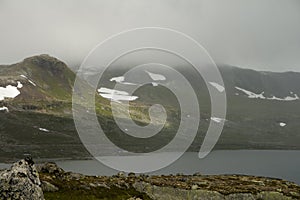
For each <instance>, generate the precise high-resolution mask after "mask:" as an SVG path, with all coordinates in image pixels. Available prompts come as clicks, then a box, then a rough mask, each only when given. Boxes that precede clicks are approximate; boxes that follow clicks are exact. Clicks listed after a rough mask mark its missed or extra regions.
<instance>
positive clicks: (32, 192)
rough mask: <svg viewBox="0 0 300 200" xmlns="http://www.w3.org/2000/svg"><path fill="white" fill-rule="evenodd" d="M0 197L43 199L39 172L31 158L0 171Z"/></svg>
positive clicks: (21, 199)
mask: <svg viewBox="0 0 300 200" xmlns="http://www.w3.org/2000/svg"><path fill="white" fill-rule="evenodd" d="M0 199H20V200H23V199H24V200H28V199H30V200H42V199H44V195H43V191H42V188H41V182H40V179H39V174H38V172H37V169H36V167H35V165H34V163H33V161H32V159H31V158H26V159H23V160H20V161H19V162H16V163H14V164H13V165H12V166H11V168H10V169H7V170H4V171H1V172H0Z"/></svg>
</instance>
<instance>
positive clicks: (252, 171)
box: [57, 150, 300, 184]
mask: <svg viewBox="0 0 300 200" xmlns="http://www.w3.org/2000/svg"><path fill="white" fill-rule="evenodd" d="M57 164H58V165H59V166H60V167H62V168H63V169H65V170H67V171H73V172H78V173H83V174H87V175H113V174H116V173H117V171H115V170H112V169H110V168H108V167H106V166H104V165H103V164H100V163H99V162H98V161H96V160H67V161H58V162H57ZM195 172H200V173H201V174H243V175H255V176H267V177H274V178H281V179H285V180H289V181H293V182H296V183H297V184H300V151H285V150H218V151H213V152H211V153H210V154H209V155H208V156H207V157H206V158H204V159H201V160H200V159H199V158H198V154H197V153H192V152H188V153H185V154H184V155H183V156H182V157H181V158H180V159H178V160H177V161H176V162H175V163H173V164H172V165H170V166H168V167H165V168H163V169H161V170H158V171H155V172H151V173H149V174H176V173H184V174H193V173H195Z"/></svg>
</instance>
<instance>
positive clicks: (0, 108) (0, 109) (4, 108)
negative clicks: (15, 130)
mask: <svg viewBox="0 0 300 200" xmlns="http://www.w3.org/2000/svg"><path fill="white" fill-rule="evenodd" d="M0 111H6V112H9V110H8V108H7V107H5V106H3V107H0Z"/></svg>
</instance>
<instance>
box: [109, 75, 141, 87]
mask: <svg viewBox="0 0 300 200" xmlns="http://www.w3.org/2000/svg"><path fill="white" fill-rule="evenodd" d="M109 80H110V81H115V82H116V83H121V84H124V85H136V84H135V83H129V82H125V77H124V76H118V77H113V78H111V79H109Z"/></svg>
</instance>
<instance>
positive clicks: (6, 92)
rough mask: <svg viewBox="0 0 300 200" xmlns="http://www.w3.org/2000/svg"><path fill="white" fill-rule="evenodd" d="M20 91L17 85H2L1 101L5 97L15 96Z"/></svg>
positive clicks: (0, 88)
mask: <svg viewBox="0 0 300 200" xmlns="http://www.w3.org/2000/svg"><path fill="white" fill-rule="evenodd" d="M20 93H21V92H20V91H19V90H18V87H16V86H12V85H7V86H6V87H0V101H2V100H4V98H15V97H16V96H18V95H19V94H20Z"/></svg>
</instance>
